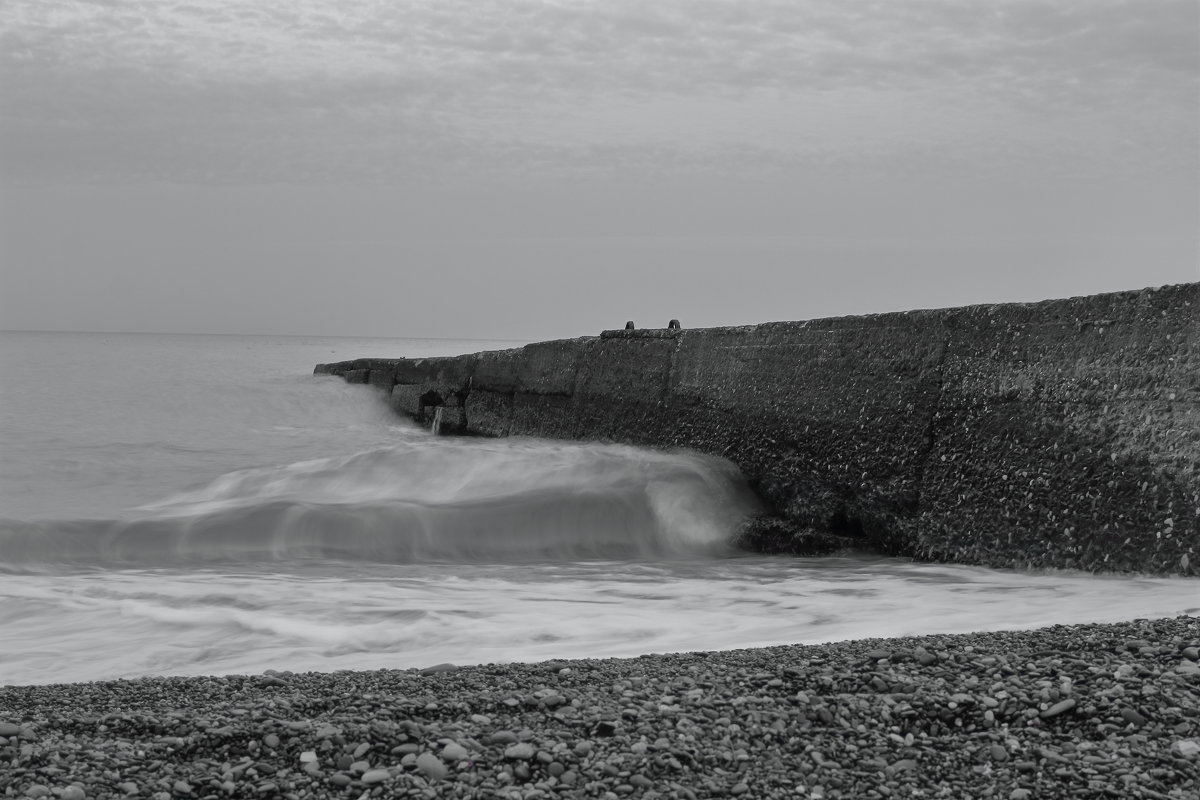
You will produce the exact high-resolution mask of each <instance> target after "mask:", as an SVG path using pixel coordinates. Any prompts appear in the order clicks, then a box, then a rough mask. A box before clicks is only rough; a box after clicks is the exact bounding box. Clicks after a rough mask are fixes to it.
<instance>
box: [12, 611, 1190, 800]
mask: <svg viewBox="0 0 1200 800" xmlns="http://www.w3.org/2000/svg"><path fill="white" fill-rule="evenodd" d="M1198 639H1200V627H1198V621H1197V620H1196V619H1195V618H1186V617H1184V618H1178V619H1175V620H1161V619H1160V620H1144V621H1137V622H1131V623H1118V624H1115V625H1081V626H1055V627H1053V628H1047V629H1042V630H1034V631H1024V632H1008V633H978V634H960V635H945V636H933V637H912V638H902V639H895V640H887V641H865V642H842V643H838V644H829V645H819V646H786V647H773V648H763V649H759V650H741V651H729V652H717V653H682V654H675V655H667V656H654V657H644V658H637V659H608V660H586V661H579V662H570V663H571V667H570V672H568V673H566V674H563V673H562V672H561V670H562V669H564V667H563V666H562V665H561V664H556V665H555V668H554V669H553V670H548V669H547V668H546V667H544V666H543V665H537V664H506V665H487V666H480V667H464V668H461V669H458V670H455V671H454V672H451V673H446V674H443V675H439V676H438V677H436V678H432V679H431V678H430V677H429V676H423V675H420V674H419V673H416V672H415V671H414V672H409V671H395V670H393V671H388V670H380V671H376V672H358V673H335V674H329V675H322V674H319V673H308V674H303V675H293V676H289V678H288V681H289V687H290V688H289V690H288V691H289V694H288V695H286V696H284V695H281V694H280V693H279V692H277V691H272V692H263V691H262V690H261V689H260V688H259V687H258V686H257V683H256V681H255V680H253V679H246V678H242V677H240V676H231V677H227V678H195V679H175V678H173V679H141V680H135V681H119V682H112V683H93V684H61V685H54V686H25V687H12V686H0V707H2V708H4V709H5V713H6V715H7V719H5V720H4V721H5V722H8V723H9V724H11V725H18V724H19V726H20V728H21V729H22V730H23V731H24V730H29V731H31V732H36V737H32V736H31V737H29V738H28V739H27V738H24V737H22V738H16V737H13V738H9V739H8V740H7V743H4V742H0V763H3V764H5V765H6V767H9V766H11V768H10V769H8V771H7V772H4V771H0V796H9V795H11V796H14V797H22V796H25V797H39V796H40V797H51V796H52V795H58V796H59V800H63V798H66V800H71V798H72V797H75V796H76V790H77V791H78V792H81V793H83V796H82V797H80V798H77V800H87V798H101V797H111V796H121V794H125V795H128V794H135V793H136V794H140V795H142V796H145V797H159V798H160V800H171V799H172V798H175V799H176V800H178V798H186V797H250V796H257V797H272V796H283V797H289V796H294V797H310V796H311V797H330V796H338V797H341V796H346V797H354V798H358V797H361V796H363V795H364V794H369V795H370V796H372V797H374V796H380V797H383V796H396V797H401V796H409V797H434V796H445V797H464V798H466V797H521V798H530V799H531V800H532V799H534V798H542V800H551V798H553V797H561V798H563V800H572V799H573V798H579V797H600V798H610V797H617V798H621V797H624V796H632V797H635V798H636V797H646V798H651V797H658V798H659V799H660V800H693V799H694V800H700V799H701V798H713V797H721V796H724V797H730V796H736V797H752V798H758V797H763V798H772V797H778V798H785V797H809V798H811V797H816V796H821V797H824V798H827V800H838V799H839V798H840V799H841V800H851V799H852V798H859V797H863V798H869V797H878V798H887V799H888V800H891V798H897V797H919V796H925V797H939V796H941V797H980V798H992V799H993V800H998V799H999V798H1005V797H1027V798H1030V799H1031V800H1032V798H1039V799H1040V798H1066V797H1076V796H1097V797H1101V796H1108V797H1126V796H1134V795H1135V793H1134V792H1133V789H1136V790H1137V792H1136V794H1137V795H1139V796H1144V797H1147V798H1159V797H1168V798H1172V800H1175V798H1180V797H1192V796H1200V770H1197V768H1196V765H1197V763H1198V760H1200V741H1198V739H1197V735H1198V734H1197V729H1196V720H1197V719H1200V693H1198V692H1196V691H1195V686H1194V684H1193V680H1194V679H1192V678H1190V677H1189V676H1186V675H1182V674H1180V673H1178V672H1176V671H1175V666H1176V664H1178V663H1179V657H1180V654H1181V653H1182V652H1183V651H1184V650H1185V649H1186V648H1188V647H1194V646H1197V645H1200V641H1197V640H1198ZM1128 642H1135V646H1134V647H1132V648H1131V647H1127V646H1126V643H1128ZM884 651H886V652H887V653H889V654H890V655H889V656H888V658H887V659H883V658H875V656H876V655H879V654H880V653H881V652H884ZM920 652H925V653H928V654H929V655H931V656H934V657H935V659H934V660H930V661H929V663H927V664H922V663H921V660H920V659H919V658H918V657H917V654H918V653H920ZM910 654H911V655H910ZM550 681H553V684H552V685H547V684H548V683H549V682H550ZM293 690H294V692H295V694H291V692H292V691H293ZM547 697H562V698H564V699H565V700H567V701H568V702H567V703H565V704H562V705H557V706H556V707H555V708H550V707H549V706H547V705H546V704H545V703H543V702H541V701H542V700H544V699H545V698H547ZM512 698H517V699H518V700H519V702H518V703H517V705H515V706H513V705H510V704H508V703H507V702H506V701H507V700H509V699H512ZM989 701H990V702H989ZM93 709H100V710H99V711H93ZM302 715H309V716H308V718H306V719H303V720H298V719H296V717H298V716H302ZM289 719H290V720H291V722H293V723H296V722H304V723H305V724H297V725H292V724H290V723H289V722H288V720H289ZM18 720H19V721H20V722H19V723H18ZM1139 721H1144V724H1142V725H1140V726H1139V725H1137V724H1136V723H1137V722H1139ZM212 731H222V733H220V734H214V733H212ZM276 731H278V733H276V734H275V735H277V736H278V738H279V746H278V747H277V748H271V747H268V746H265V744H262V743H264V742H266V741H267V736H268V735H270V734H271V733H274V732H276ZM356 754H357V755H358V756H361V758H358V759H356V758H355V755H356ZM388 754H390V758H391V759H392V760H390V761H384V759H388V758H389V755H388ZM51 760H53V763H52V765H51V766H49V767H48V769H49V770H50V771H49V772H47V773H46V774H41V773H39V772H38V770H39V769H42V767H41V766H40V765H44V764H51ZM371 760H374V761H375V762H376V763H375V764H374V766H372V763H371ZM321 764H324V765H325V766H326V768H327V769H329V772H328V773H325V772H322V771H321V770H320V768H319V766H320V765H321ZM310 766H311V767H312V768H313V771H309V770H308V767H310ZM139 775H140V776H144V780H143V778H138V780H142V781H143V782H142V783H141V784H140V785H139V784H137V783H133V782H131V781H132V779H133V776H139ZM104 776H110V777H104ZM117 776H129V777H128V778H125V777H122V778H121V779H122V780H127V781H130V782H129V783H122V784H118V783H115V782H114V781H115V780H116V779H117ZM72 785H74V786H75V789H73V790H68V789H67V788H66V787H69V786H72ZM64 792H66V794H64ZM115 792H119V793H120V794H114V793H115Z"/></svg>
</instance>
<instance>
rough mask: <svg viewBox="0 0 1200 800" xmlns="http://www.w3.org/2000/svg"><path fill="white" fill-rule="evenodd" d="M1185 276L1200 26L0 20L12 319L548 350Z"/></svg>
mask: <svg viewBox="0 0 1200 800" xmlns="http://www.w3.org/2000/svg"><path fill="white" fill-rule="evenodd" d="M1194 280H1200V3H1198V2H1196V0H977V1H975V2H963V0H655V1H654V2H648V1H647V0H603V1H602V2H592V1H591V0H553V1H550V0H547V1H545V2H528V1H526V0H508V1H507V2H492V1H491V0H409V1H408V2H406V1H405V0H386V1H384V0H369V1H368V0H253V2H236V1H235V0H194V2H180V1H178V0H153V2H149V1H148V0H137V1H135V0H5V2H4V3H3V4H0V329H33V330H81V331H147V332H150V331H161V332H199V333H254V334H259V333H260V334H306V335H330V336H334V335H342V336H398V337H408V336H429V337H459V338H499V339H503V338H510V339H531V340H532V339H549V338H565V337H573V336H583V335H592V334H595V333H598V332H599V331H600V330H603V329H606V328H619V327H622V326H623V325H624V323H625V321H626V320H633V321H635V323H636V324H637V325H638V326H639V327H665V325H666V324H667V321H668V320H670V319H672V318H677V319H680V320H681V321H682V323H683V326H684V327H685V328H686V327H707V326H714V325H742V324H752V323H756V322H766V321H775V320H794V319H812V318H819V317H826V316H840V315H845V314H863V313H874V312H881V311H893V310H906V309H912V308H935V307H945V306H954V305H964V304H972V303H988V302H1008V301H1031V300H1039V299H1045V298H1050V297H1066V296H1074V295H1081V294H1092V293H1096V292H1105V291H1116V290H1122V289H1135V288H1142V287H1145V286H1156V285H1162V284H1168V283H1179V282H1184V281H1194Z"/></svg>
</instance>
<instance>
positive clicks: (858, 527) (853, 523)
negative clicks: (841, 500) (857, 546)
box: [829, 506, 866, 539]
mask: <svg viewBox="0 0 1200 800" xmlns="http://www.w3.org/2000/svg"><path fill="white" fill-rule="evenodd" d="M829 532H830V533H832V534H836V535H837V536H845V537H847V538H850V539H865V538H866V533H865V532H864V531H863V524H862V520H861V519H859V518H858V517H851V516H849V515H848V514H847V513H846V507H845V506H840V507H839V508H838V510H837V511H835V512H833V516H831V517H830V518H829Z"/></svg>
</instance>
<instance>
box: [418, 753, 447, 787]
mask: <svg viewBox="0 0 1200 800" xmlns="http://www.w3.org/2000/svg"><path fill="white" fill-rule="evenodd" d="M449 771H450V770H448V769H447V768H446V765H445V764H444V763H442V760H441V759H440V758H438V757H437V756H435V755H434V754H433V753H421V755H419V756H417V772H419V773H421V774H422V775H424V776H425V777H426V778H429V779H431V780H435V781H440V780H441V779H442V778H445V777H446V773H448V772H449Z"/></svg>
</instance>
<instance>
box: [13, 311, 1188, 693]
mask: <svg viewBox="0 0 1200 800" xmlns="http://www.w3.org/2000/svg"><path fill="white" fill-rule="evenodd" d="M520 344H522V343H521V342H504V341H466V340H449V339H355V338H328V337H302V336H202V335H169V334H162V335H159V334H117V333H91V334H85V333H44V332H5V333H0V684H48V683H61V682H79V681H93V680H109V679H119V678H137V677H142V676H149V675H222V674H259V673H262V672H264V671H266V670H278V671H285V670H291V671H294V672H304V671H313V670H319V671H334V670H346V669H353V670H364V669H379V668H397V669H406V668H413V667H417V668H424V667H429V666H433V665H438V664H445V663H451V664H456V665H469V664H481V663H491V662H513V661H542V660H549V659H568V658H601V657H614V656H636V655H640V654H646V653H664V652H676V651H691V650H727V649H735V648H746V647H758V646H766V645H779V644H799V643H810V644H811V643H819V642H828V641H836V640H844V639H857V638H868V637H892V636H902V635H910V634H927V633H965V632H971V631H984V630H1000V629H1029V628H1036V627H1041V626H1047V625H1053V624H1058V623H1081V622H1115V621H1121V620H1130V619H1134V618H1139V617H1169V616H1177V615H1180V614H1197V613H1200V591H1198V590H1197V588H1198V584H1197V582H1196V581H1195V580H1189V579H1184V578H1169V577H1149V576H1137V575H1119V576H1118V575H1106V576H1097V575H1090V574H1086V573H1082V572H1069V571H1017V570H1007V569H984V568H980V567H973V566H959V565H946V564H928V563H915V562H913V561H910V560H907V559H900V558H887V557H881V556H873V555H863V554H842V555H838V556H831V557H822V558H797V557H789V556H763V555H756V554H749V553H744V552H739V551H736V550H734V549H733V548H731V547H730V545H729V540H730V537H731V534H732V533H733V531H734V530H735V529H736V527H737V526H738V524H739V523H740V522H741V521H742V520H743V519H745V518H746V516H747V515H750V514H753V513H755V512H756V511H758V510H759V508H758V505H757V501H756V499H755V497H754V496H753V494H752V493H751V492H750V491H749V489H748V488H747V486H746V483H745V481H744V479H743V477H742V476H741V474H740V473H739V472H738V470H737V469H736V467H734V466H733V465H732V464H731V463H729V462H728V461H725V460H722V459H719V458H714V457H712V456H707V455H702V454H699V453H694V452H687V451H680V450H650V449H639V448H635V447H629V446H624V445H618V444H611V443H608V444H606V443H599V442H562V441H548V440H539V439H531V438H512V439H483V438H451V437H434V436H432V435H431V434H430V433H428V432H427V431H425V430H423V429H421V428H419V427H417V426H415V425H413V424H412V423H411V422H409V421H407V420H406V419H404V418H401V417H400V416H398V415H396V414H395V413H394V412H393V411H392V410H391V409H390V408H389V407H388V405H387V404H386V402H385V399H384V397H383V395H382V394H381V393H380V392H379V391H378V390H377V389H375V388H373V387H370V386H363V385H349V384H346V383H344V382H343V381H342V380H341V379H339V378H336V377H330V376H315V375H313V374H312V371H313V366H314V365H315V364H317V363H319V362H330V361H342V360H348V359H352V358H358V357H366V356H377V357H409V358H420V357H425V356H433V355H455V354H461V353H471V352H478V351H482V350H496V349H504V348H507V347H515V346H519V345H520Z"/></svg>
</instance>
